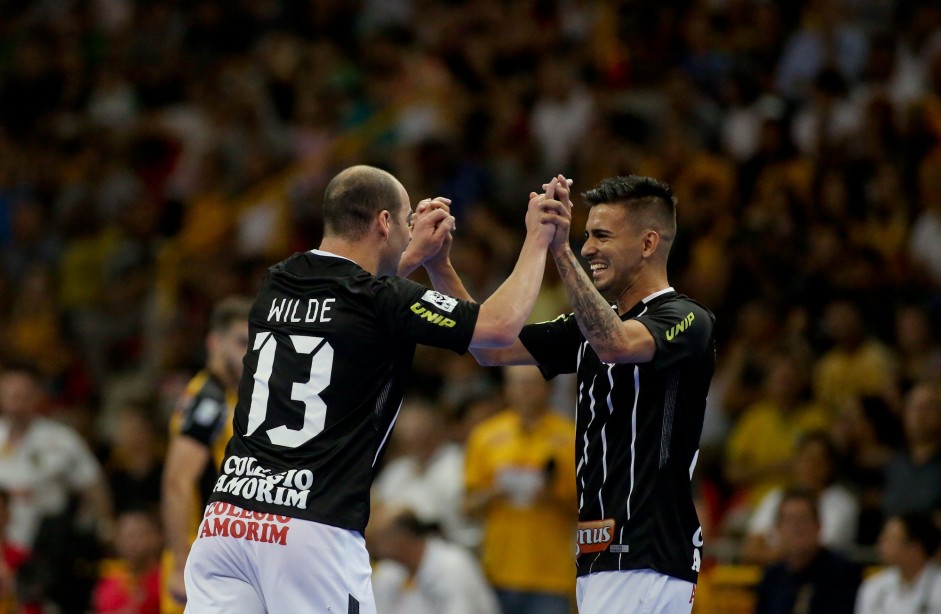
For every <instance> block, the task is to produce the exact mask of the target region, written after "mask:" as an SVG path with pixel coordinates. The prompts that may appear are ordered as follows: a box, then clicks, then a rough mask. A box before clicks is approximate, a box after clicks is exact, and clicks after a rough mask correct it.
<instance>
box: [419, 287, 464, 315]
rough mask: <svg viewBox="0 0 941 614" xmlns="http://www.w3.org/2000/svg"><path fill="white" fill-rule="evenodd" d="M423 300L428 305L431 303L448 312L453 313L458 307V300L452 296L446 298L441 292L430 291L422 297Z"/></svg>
mask: <svg viewBox="0 0 941 614" xmlns="http://www.w3.org/2000/svg"><path fill="white" fill-rule="evenodd" d="M421 300H423V301H425V302H426V303H431V304H432V305H434V306H435V307H437V308H438V309H441V310H442V311H447V312H448V313H451V312H452V311H454V308H455V307H457V299H456V298H451V297H450V296H445V295H444V294H441V293H440V292H435V291H434V290H428V291H427V292H425V295H424V296H422V297H421Z"/></svg>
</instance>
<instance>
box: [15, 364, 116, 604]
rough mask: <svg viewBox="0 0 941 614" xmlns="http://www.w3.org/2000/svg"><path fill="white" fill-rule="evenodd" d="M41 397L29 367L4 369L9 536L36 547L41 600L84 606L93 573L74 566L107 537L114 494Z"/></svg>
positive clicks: (89, 456)
mask: <svg viewBox="0 0 941 614" xmlns="http://www.w3.org/2000/svg"><path fill="white" fill-rule="evenodd" d="M43 402H44V394H43V390H42V388H41V385H40V380H39V377H38V373H37V372H36V371H35V370H33V369H32V368H31V367H28V366H25V365H11V366H8V367H7V368H6V369H5V370H4V371H3V372H2V374H0V449H3V450H4V451H5V453H4V454H3V455H2V456H0V487H2V488H4V489H5V490H7V491H8V492H9V493H10V521H9V524H8V525H7V526H6V541H8V543H10V544H11V545H14V546H16V547H19V548H22V549H24V550H27V551H30V552H32V553H33V558H32V561H31V563H30V564H31V565H33V566H36V567H39V568H40V569H38V570H36V571H35V573H36V575H37V576H39V578H40V579H39V582H40V584H41V585H42V593H43V595H42V598H43V599H49V600H51V601H54V602H55V603H56V604H57V605H58V606H59V607H61V608H63V609H64V611H66V612H81V611H82V609H83V608H84V605H85V603H86V602H87V599H88V593H89V591H90V588H91V586H90V583H91V579H90V578H88V577H85V575H84V574H78V573H76V571H75V568H74V566H75V565H76V564H79V565H80V564H81V563H78V561H84V562H86V563H90V562H91V561H89V557H94V556H95V554H94V552H95V551H96V550H97V544H98V543H100V542H103V541H104V540H106V539H108V538H109V537H110V534H111V526H112V518H111V494H110V490H109V488H108V484H107V483H106V481H105V476H104V473H103V471H102V469H101V466H100V465H99V464H98V461H97V459H96V458H95V457H94V455H92V453H91V451H90V450H89V449H88V446H87V444H86V443H85V442H84V441H83V440H82V439H81V437H79V435H78V434H77V433H76V432H75V431H74V430H73V429H72V428H70V427H68V426H66V425H64V424H61V423H59V422H56V421H53V420H51V419H49V418H46V417H45V416H43V415H42V413H41V412H42V408H43ZM73 501H77V507H76V506H75V505H73ZM36 567H34V570H35V569H36Z"/></svg>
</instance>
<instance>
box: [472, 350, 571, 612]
mask: <svg viewBox="0 0 941 614" xmlns="http://www.w3.org/2000/svg"><path fill="white" fill-rule="evenodd" d="M504 373H505V393H506V398H507V401H508V402H509V404H510V407H509V408H507V409H506V410H504V411H502V412H500V413H498V414H497V415H495V416H493V417H491V418H489V419H487V420H485V421H484V422H482V423H480V424H479V425H478V426H477V427H476V428H475V429H474V430H473V431H472V432H471V434H470V438H469V440H468V442H467V452H466V460H465V469H464V477H465V486H466V489H467V492H466V499H465V508H466V511H467V512H468V513H469V514H471V515H477V516H479V517H480V518H481V519H482V521H483V524H484V540H483V545H482V552H481V557H482V562H483V567H484V572H485V573H486V575H487V578H488V579H489V580H490V582H491V584H492V585H493V586H494V588H495V589H496V590H497V598H498V600H499V601H500V606H501V608H502V611H503V612H504V614H510V613H511V612H512V613H513V614H567V613H568V611H569V604H570V599H571V595H572V592H573V588H574V586H575V565H574V552H575V544H574V542H573V539H572V536H573V535H574V529H575V521H576V515H577V508H576V505H575V475H574V466H573V463H572V459H573V458H574V457H575V424H574V423H573V422H572V421H571V420H570V419H568V418H565V417H563V416H561V415H559V414H558V413H557V412H555V411H552V410H551V409H550V407H549V387H548V384H547V383H546V381H545V380H544V379H543V378H542V375H541V374H540V373H539V370H538V369H537V368H535V367H528V366H527V367H508V368H506V369H505V371H504Z"/></svg>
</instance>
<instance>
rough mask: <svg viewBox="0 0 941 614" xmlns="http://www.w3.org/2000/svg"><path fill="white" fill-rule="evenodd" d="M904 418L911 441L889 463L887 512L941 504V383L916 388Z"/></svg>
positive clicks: (926, 508)
mask: <svg viewBox="0 0 941 614" xmlns="http://www.w3.org/2000/svg"><path fill="white" fill-rule="evenodd" d="M902 418H903V424H904V427H905V438H906V441H907V445H906V448H905V450H904V451H901V452H899V453H898V454H896V455H895V457H893V458H892V460H891V461H889V463H888V465H887V466H886V472H885V483H886V489H885V494H884V496H883V500H882V508H883V510H884V511H885V513H886V516H891V515H896V514H903V513H906V512H921V513H930V512H931V511H932V510H935V509H938V508H939V507H941V384H939V383H937V382H924V383H921V384H918V385H916V386H915V387H914V388H912V389H911V391H909V393H908V396H907V397H906V399H905V407H904V409H903V413H902Z"/></svg>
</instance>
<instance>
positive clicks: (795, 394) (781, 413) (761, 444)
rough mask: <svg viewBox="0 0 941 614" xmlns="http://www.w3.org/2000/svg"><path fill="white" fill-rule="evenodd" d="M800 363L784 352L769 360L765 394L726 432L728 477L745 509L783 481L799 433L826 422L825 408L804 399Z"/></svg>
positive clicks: (804, 382)
mask: <svg viewBox="0 0 941 614" xmlns="http://www.w3.org/2000/svg"><path fill="white" fill-rule="evenodd" d="M801 362H802V361H801V360H800V359H799V358H798V357H797V356H795V355H793V354H790V353H787V352H780V353H778V354H777V355H776V356H775V357H774V358H773V359H772V360H771V363H770V367H769V369H768V373H767V374H766V376H765V384H764V389H765V392H764V395H763V396H762V397H761V398H759V399H758V400H757V401H756V402H755V403H753V404H752V405H750V406H749V407H747V408H746V409H745V411H744V412H743V413H742V416H741V417H740V418H739V420H738V422H737V423H736V424H735V426H734V427H733V429H732V432H731V433H730V435H729V439H728V442H727V444H726V456H725V459H726V460H725V471H726V477H727V479H728V480H729V482H730V483H731V484H732V485H733V486H734V487H735V488H736V491H737V494H738V495H739V497H740V498H741V499H742V503H744V504H745V506H746V508H748V509H750V508H751V507H753V506H754V505H755V504H756V503H757V502H758V501H759V500H760V499H761V497H762V496H763V495H765V494H766V493H767V492H768V491H769V490H771V489H772V488H774V487H776V486H783V485H785V483H786V482H787V478H788V476H789V475H790V465H791V461H792V458H793V454H794V451H795V449H796V445H797V442H798V440H799V439H800V436H801V435H803V434H804V433H807V432H809V431H812V430H817V429H822V430H826V428H827V426H828V425H829V419H828V414H827V412H826V410H825V409H824V408H823V407H821V406H820V405H818V404H816V403H813V402H811V401H809V400H808V398H807V397H808V394H807V393H808V387H807V379H808V378H807V375H806V371H807V369H806V368H805V366H804V365H803V364H801Z"/></svg>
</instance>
